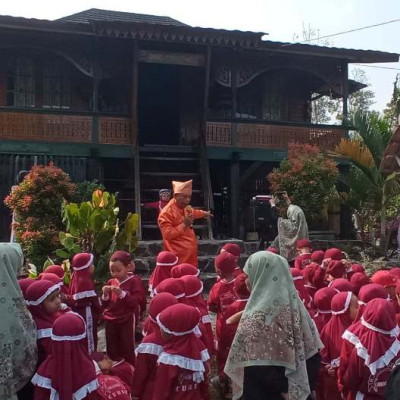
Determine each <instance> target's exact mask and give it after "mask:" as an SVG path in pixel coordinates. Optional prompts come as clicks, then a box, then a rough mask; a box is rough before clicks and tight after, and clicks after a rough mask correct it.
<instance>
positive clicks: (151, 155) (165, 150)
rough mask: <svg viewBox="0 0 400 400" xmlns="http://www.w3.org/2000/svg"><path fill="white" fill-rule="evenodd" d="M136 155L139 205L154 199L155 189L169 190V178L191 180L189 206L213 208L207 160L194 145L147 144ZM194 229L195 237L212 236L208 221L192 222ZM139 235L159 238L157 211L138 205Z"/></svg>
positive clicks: (155, 195) (207, 237)
mask: <svg viewBox="0 0 400 400" xmlns="http://www.w3.org/2000/svg"><path fill="white" fill-rule="evenodd" d="M138 156H139V157H138V159H139V162H138V163H136V165H135V166H136V168H137V169H139V171H137V172H136V179H138V178H139V182H140V186H139V187H140V203H141V204H143V203H147V202H154V201H157V200H158V191H159V190H160V189H170V188H171V182H172V181H173V180H177V181H187V180H190V179H193V195H192V202H191V204H192V206H193V207H196V208H201V209H207V210H208V209H212V208H213V207H212V204H213V203H212V193H211V184H210V181H209V174H208V169H207V167H208V160H207V159H206V158H205V154H203V153H202V151H201V150H200V149H199V148H198V147H190V146H156V145H155V146H153V145H148V146H143V147H140V148H139V155H138ZM205 163H207V167H205ZM136 186H138V182H136ZM136 201H138V199H136ZM194 229H195V231H196V234H197V235H198V236H199V237H201V238H203V239H209V238H212V229H211V223H210V222H209V221H206V220H199V221H196V222H195V224H194ZM141 238H142V240H157V239H161V234H160V231H159V228H158V225H157V210H152V209H146V208H143V207H142V208H141Z"/></svg>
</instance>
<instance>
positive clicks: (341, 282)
mask: <svg viewBox="0 0 400 400" xmlns="http://www.w3.org/2000/svg"><path fill="white" fill-rule="evenodd" d="M329 287H331V288H332V289H336V290H337V291H338V292H352V291H353V285H352V284H351V283H350V282H349V281H348V280H347V279H344V278H338V279H335V280H333V281H332V282H331V283H330V284H329Z"/></svg>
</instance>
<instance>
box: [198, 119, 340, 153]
mask: <svg viewBox="0 0 400 400" xmlns="http://www.w3.org/2000/svg"><path fill="white" fill-rule="evenodd" d="M344 134H345V128H343V127H342V126H333V125H332V126H327V125H322V126H319V125H298V124H290V123H288V124H273V123H270V122H268V123H267V122H266V123H247V122H246V123H235V122H207V131H206V138H207V145H208V146H217V147H247V148H264V149H287V147H288V144H289V143H292V142H296V143H308V144H313V145H317V146H319V147H320V148H322V149H326V150H333V149H334V148H335V147H336V146H337V145H338V144H339V143H340V140H341V139H342V138H343V137H344Z"/></svg>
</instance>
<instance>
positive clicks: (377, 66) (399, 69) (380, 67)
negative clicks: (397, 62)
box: [353, 63, 400, 71]
mask: <svg viewBox="0 0 400 400" xmlns="http://www.w3.org/2000/svg"><path fill="white" fill-rule="evenodd" d="M353 65H361V66H362V67H368V68H378V69H391V70H393V71H400V68H394V67H382V66H380V65H368V64H360V63H353Z"/></svg>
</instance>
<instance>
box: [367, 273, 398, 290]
mask: <svg viewBox="0 0 400 400" xmlns="http://www.w3.org/2000/svg"><path fill="white" fill-rule="evenodd" d="M371 281H372V283H376V284H378V285H381V286H383V287H384V288H387V287H390V286H396V284H397V279H396V278H395V277H394V276H392V275H391V274H390V273H389V271H383V270H382V271H378V272H375V274H374V275H372V278H371Z"/></svg>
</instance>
